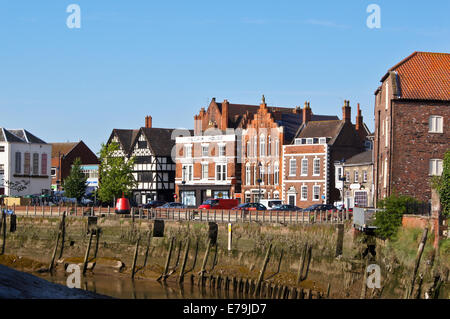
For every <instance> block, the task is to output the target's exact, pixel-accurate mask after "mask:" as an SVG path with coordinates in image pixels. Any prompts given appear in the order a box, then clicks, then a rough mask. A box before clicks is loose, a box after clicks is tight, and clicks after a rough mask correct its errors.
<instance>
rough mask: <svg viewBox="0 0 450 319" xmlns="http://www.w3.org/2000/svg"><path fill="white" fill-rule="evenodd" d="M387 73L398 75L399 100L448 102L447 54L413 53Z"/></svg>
mask: <svg viewBox="0 0 450 319" xmlns="http://www.w3.org/2000/svg"><path fill="white" fill-rule="evenodd" d="M389 71H391V72H396V73H397V75H398V85H399V87H398V91H397V92H398V94H399V98H402V99H426V100H445V101H448V100H450V54H449V53H435V52H414V53H413V54H411V55H410V56H409V57H407V58H405V59H404V60H402V61H401V62H399V63H398V64H396V65H395V66H393V67H392V68H391V69H390V70H389ZM388 74H389V73H388ZM388 74H387V75H388ZM387 75H386V76H387ZM386 76H384V77H383V79H382V80H381V81H384V79H385V78H386Z"/></svg>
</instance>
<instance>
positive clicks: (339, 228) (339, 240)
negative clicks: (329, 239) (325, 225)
mask: <svg viewBox="0 0 450 319" xmlns="http://www.w3.org/2000/svg"><path fill="white" fill-rule="evenodd" d="M343 248H344V224H337V225H336V254H335V257H337V256H340V255H342V251H343Z"/></svg>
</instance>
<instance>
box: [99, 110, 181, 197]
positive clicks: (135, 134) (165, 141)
mask: <svg viewBox="0 0 450 319" xmlns="http://www.w3.org/2000/svg"><path fill="white" fill-rule="evenodd" d="M173 131H174V129H166V128H153V127H152V118H151V117H150V116H147V117H146V119H145V127H141V128H140V129H138V130H127V129H113V131H112V133H111V135H110V137H109V139H108V143H111V142H115V143H118V145H119V150H118V151H117V152H116V154H115V156H121V157H124V158H125V160H129V159H130V158H134V170H133V176H134V178H135V180H136V182H137V187H136V188H135V189H133V190H132V193H133V198H132V201H133V203H134V204H136V205H139V204H145V203H148V202H149V201H151V200H163V201H172V200H173V198H174V194H175V183H174V180H175V162H174V161H173V160H172V150H173V148H174V146H175V138H174V137H173V136H172V135H173ZM100 182H101V181H100Z"/></svg>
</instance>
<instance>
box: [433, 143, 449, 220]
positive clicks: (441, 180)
mask: <svg viewBox="0 0 450 319" xmlns="http://www.w3.org/2000/svg"><path fill="white" fill-rule="evenodd" d="M434 186H435V187H436V189H437V191H438V193H439V196H440V198H441V206H442V215H444V216H445V217H446V218H449V217H450V149H448V150H447V151H446V152H445V155H444V164H443V167H442V175H441V176H440V177H437V178H436V180H435V183H434Z"/></svg>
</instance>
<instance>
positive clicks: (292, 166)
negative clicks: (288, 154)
mask: <svg viewBox="0 0 450 319" xmlns="http://www.w3.org/2000/svg"><path fill="white" fill-rule="evenodd" d="M292 163H293V164H292ZM296 175H297V159H295V158H291V159H289V176H296Z"/></svg>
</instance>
